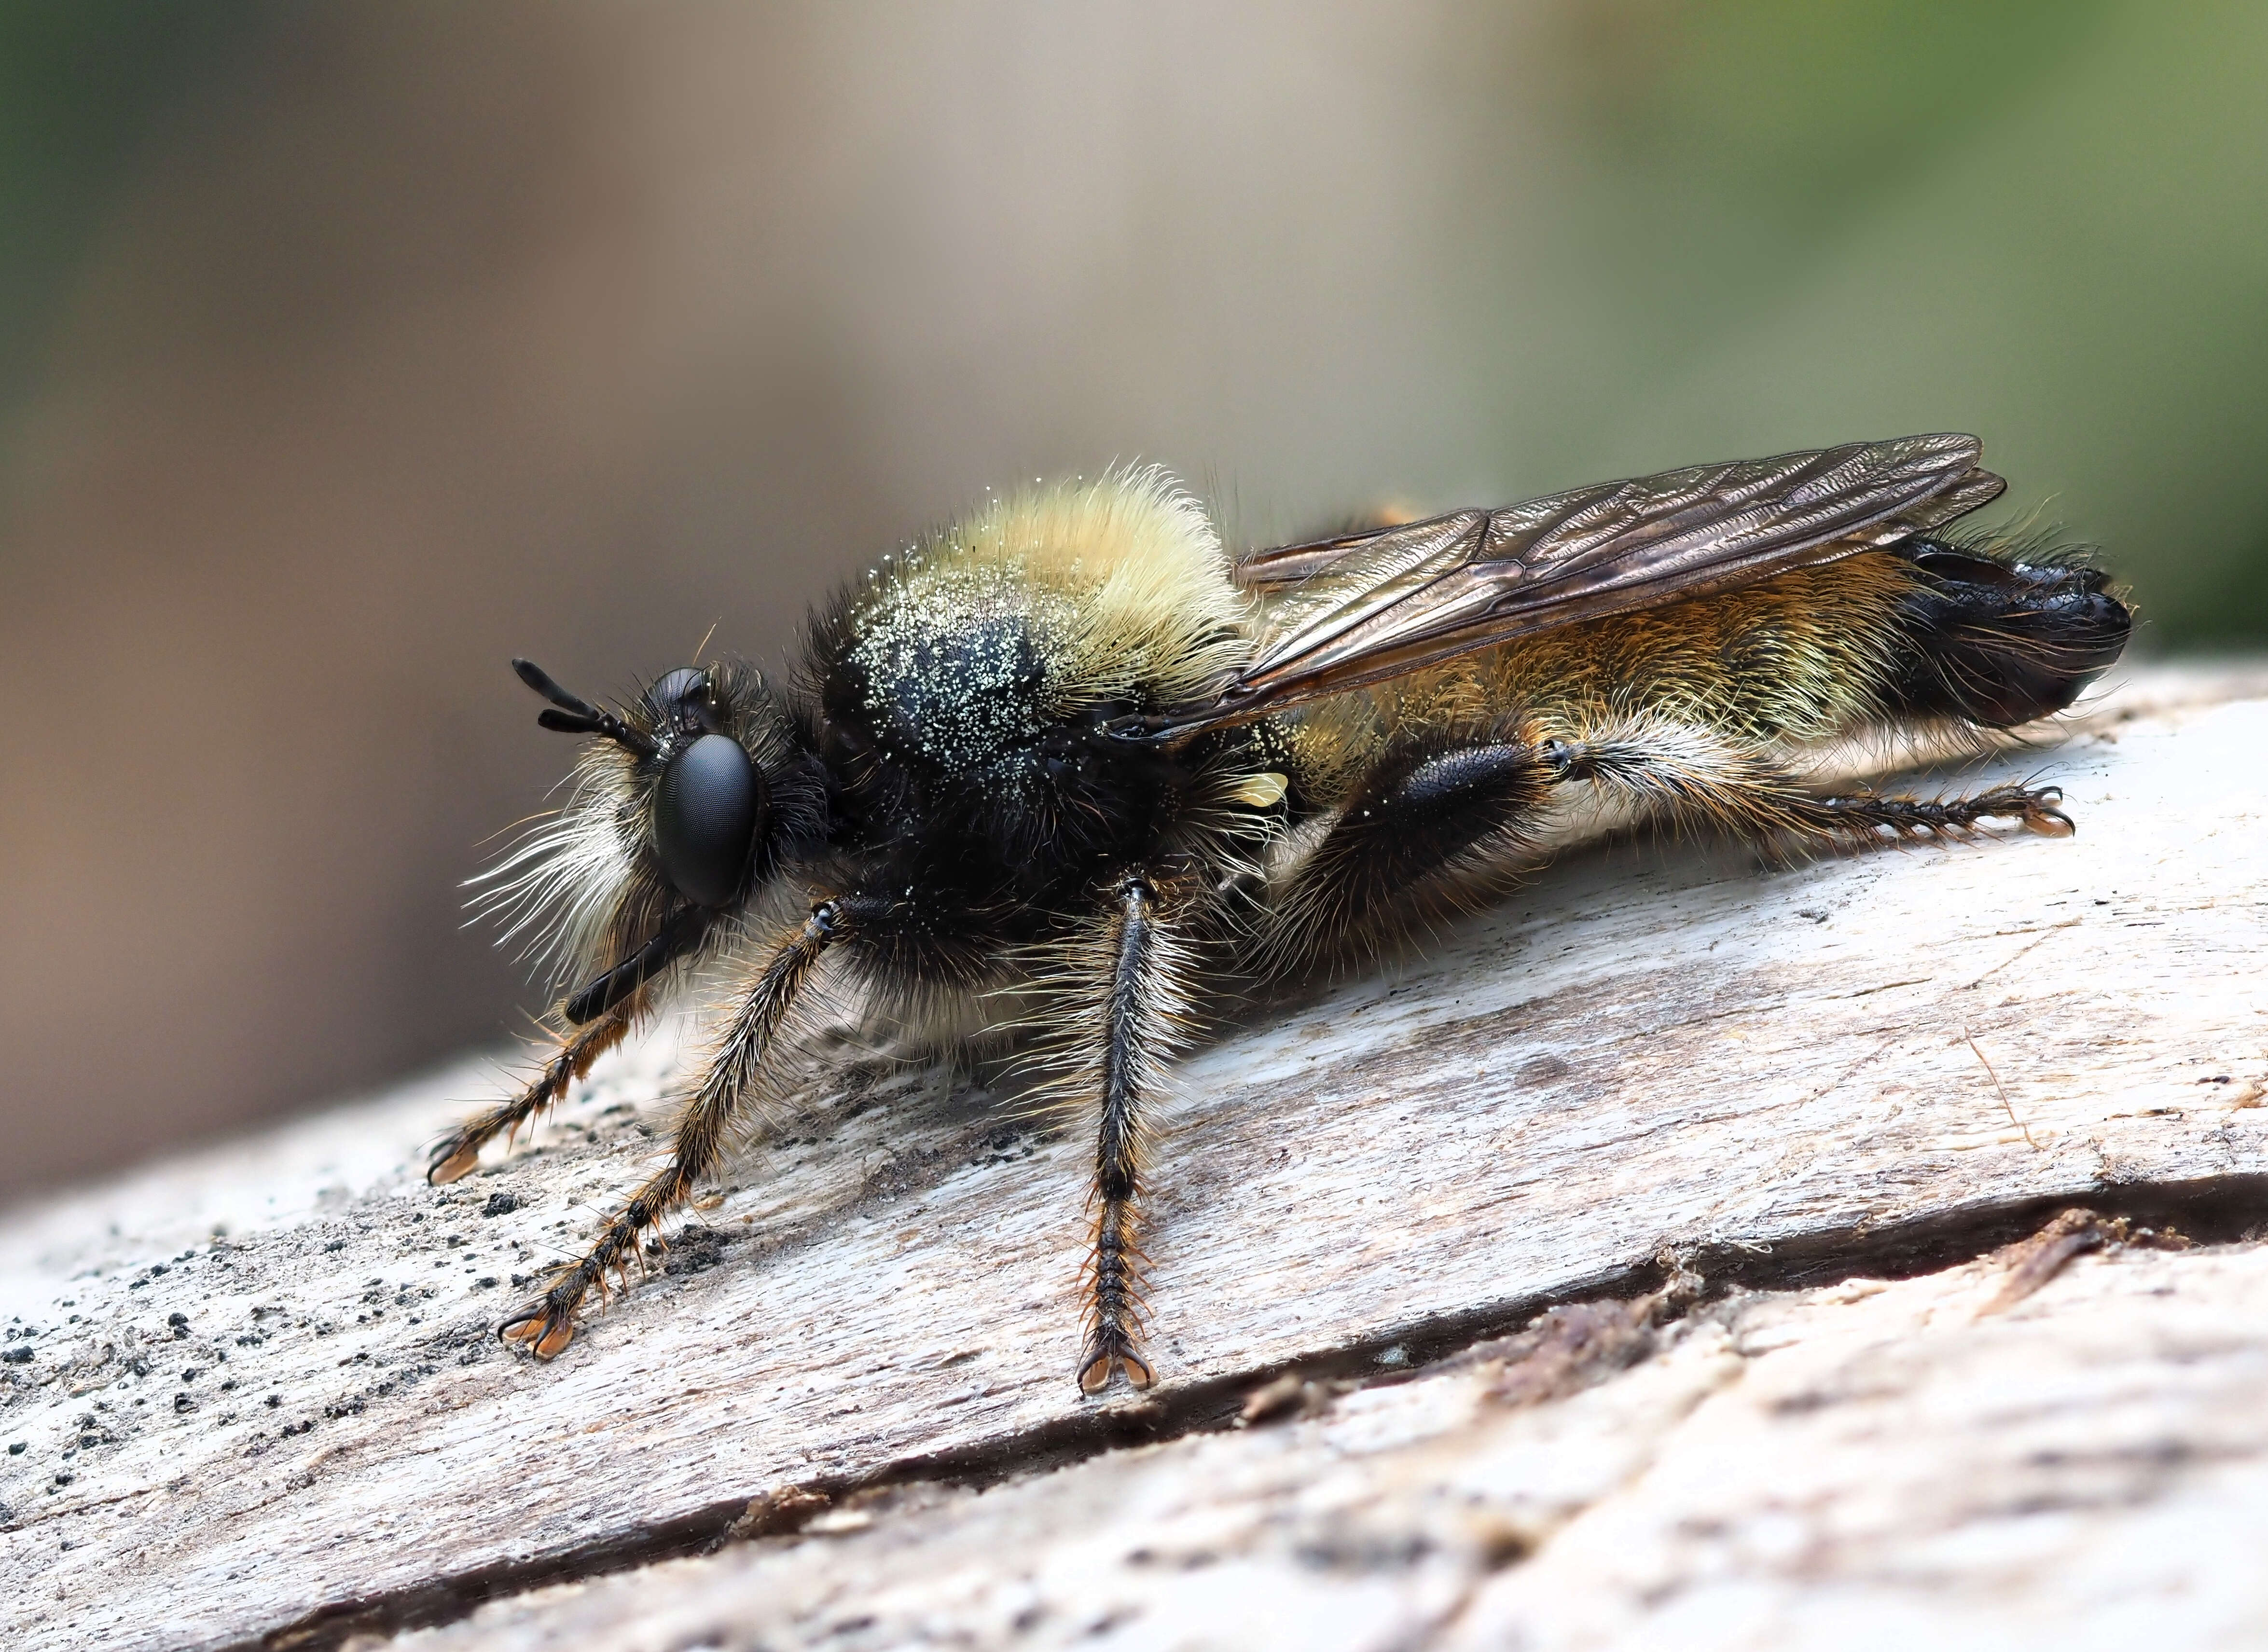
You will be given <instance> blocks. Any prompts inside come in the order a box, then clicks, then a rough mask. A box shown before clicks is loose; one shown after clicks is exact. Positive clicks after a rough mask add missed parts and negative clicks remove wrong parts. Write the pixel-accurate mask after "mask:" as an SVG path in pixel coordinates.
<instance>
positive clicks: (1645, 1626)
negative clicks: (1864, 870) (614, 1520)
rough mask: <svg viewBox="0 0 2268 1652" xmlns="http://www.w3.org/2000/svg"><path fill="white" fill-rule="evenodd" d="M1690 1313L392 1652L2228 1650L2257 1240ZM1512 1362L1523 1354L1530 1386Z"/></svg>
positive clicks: (652, 1574)
mask: <svg viewBox="0 0 2268 1652" xmlns="http://www.w3.org/2000/svg"><path fill="white" fill-rule="evenodd" d="M1998 1274H1999V1270H1998V1269H1997V1268H1996V1267H1993V1266H1992V1265H1991V1264H1989V1263H1973V1264H1970V1265H1968V1266H1965V1267H1959V1268H1955V1269H1952V1270H1948V1271H1946V1272H1942V1273H1940V1274H1932V1275H1929V1276H1926V1277H1924V1278H1919V1279H1914V1280H1908V1281H1900V1282H1896V1283H1891V1282H1886V1281H1873V1280H1852V1281H1846V1282H1845V1283H1843V1284H1839V1285H1835V1286H1830V1287H1825V1288H1823V1289H1815V1290H1810V1291H1804V1292H1795V1293H1765V1294H1760V1295H1756V1296H1735V1297H1734V1298H1731V1299H1729V1300H1727V1301H1723V1302H1720V1303H1715V1304H1712V1306H1711V1307H1709V1308H1707V1309H1705V1310H1704V1311H1701V1312H1699V1313H1697V1314H1695V1315H1693V1316H1692V1317H1690V1318H1687V1319H1685V1320H1683V1321H1682V1322H1680V1323H1678V1324H1676V1325H1673V1326H1671V1327H1669V1328H1668V1330H1667V1331H1666V1332H1665V1333H1662V1334H1661V1335H1660V1336H1659V1337H1658V1338H1657V1339H1655V1340H1654V1343H1653V1346H1652V1347H1650V1348H1648V1349H1647V1350H1646V1357H1644V1358H1643V1359H1642V1360H1641V1361H1640V1362H1638V1363H1636V1364H1634V1365H1633V1366H1631V1368H1630V1369H1624V1370H1620V1371H1609V1372H1608V1373H1605V1374H1603V1375H1602V1380H1598V1381H1597V1382H1596V1383H1595V1385H1592V1386H1588V1387H1586V1388H1582V1389H1580V1390H1579V1391H1577V1392H1575V1393H1573V1394H1572V1395H1569V1396H1566V1397H1564V1398H1560V1399H1556V1400H1553V1401H1551V1402H1550V1403H1546V1404H1521V1403H1519V1402H1520V1398H1521V1393H1520V1387H1519V1378H1520V1377H1521V1370H1522V1365H1521V1363H1520V1362H1505V1361H1502V1360H1499V1359H1493V1358H1490V1357H1486V1356H1487V1355H1488V1354H1489V1353H1490V1352H1491V1350H1488V1349H1485V1348H1484V1349H1480V1350H1476V1354H1478V1355H1481V1356H1482V1357H1479V1358H1475V1359H1472V1360H1469V1361H1466V1362H1458V1363H1457V1364H1456V1365H1454V1366H1453V1367H1451V1368H1449V1369H1444V1370H1443V1371H1441V1372H1440V1374H1438V1375H1429V1376H1426V1377H1420V1378H1418V1380H1415V1381H1412V1382H1410V1383H1408V1384H1403V1385H1399V1386H1394V1387H1380V1388H1372V1389H1369V1390H1367V1391H1360V1392H1356V1393H1351V1394H1348V1395H1345V1396H1343V1397H1336V1398H1330V1397H1317V1398H1313V1399H1310V1401H1309V1406H1308V1409H1309V1412H1310V1414H1308V1415H1306V1416H1295V1417H1290V1418H1286V1419H1285V1420H1283V1421H1280V1422H1278V1423H1276V1424H1275V1425H1273V1426H1263V1427H1259V1428H1254V1429H1252V1430H1250V1431H1248V1432H1236V1433H1225V1434H1211V1435H1196V1436H1191V1437H1189V1438H1184V1439H1180V1440H1175V1441H1173V1442H1171V1443H1167V1444H1163V1445H1159V1446H1153V1447H1149V1448H1146V1449H1138V1450H1123V1451H1116V1452H1112V1453H1109V1454H1108V1455H1106V1456H1102V1457H1096V1458H1094V1460H1092V1461H1088V1462H1085V1463H1081V1464H1079V1465H1076V1466H1074V1467H1071V1468H1069V1469H1066V1470H1064V1471H1063V1472H1057V1473H1053V1474H1046V1475H1035V1476H1030V1477H1027V1478H1023V1479H1018V1480H1016V1481H1013V1482H1012V1483H1010V1484H1008V1485H1005V1486H1002V1487H997V1488H995V1489H992V1490H990V1491H986V1492H983V1493H982V1494H978V1493H974V1492H969V1491H964V1490H941V1489H939V1488H936V1487H904V1488H895V1489H893V1490H890V1491H887V1492H883V1493H879V1494H874V1495H872V1496H869V1497H865V1498H858V1499H852V1500H851V1501H848V1502H846V1503H845V1504H843V1505H842V1506H839V1507H836V1508H833V1509H828V1511H827V1512H826V1513H824V1514H822V1515H821V1516H819V1517H818V1518H816V1519H815V1520H814V1521H813V1522H812V1523H811V1524H810V1525H809V1526H807V1527H806V1531H805V1534H804V1535H803V1536H802V1537H801V1538H799V1539H798V1540H795V1541H792V1542H770V1543H757V1544H746V1545H738V1546H733V1547H731V1548H727V1549H725V1550H724V1551H723V1552H721V1553H718V1554H717V1555H715V1556H712V1557H704V1558H702V1559H698V1560H680V1561H674V1562H667V1563H664V1564H662V1565H659V1566H657V1567H654V1568H648V1569H646V1570H644V1571H641V1572H637V1573H632V1574H629V1575H623V1576H620V1577H612V1578H606V1579H601V1580H599V1581H596V1582H577V1583H572V1584H568V1585H563V1586H557V1587H553V1588H549V1589H546V1590H539V1591H536V1592H534V1593H532V1594H529V1595H527V1596H523V1597H519V1598H516V1599H512V1600H508V1601H502V1602H497V1603H495V1604H490V1605H487V1606H484V1607H482V1608H481V1609H479V1610H478V1611H476V1612H474V1613H473V1614H472V1615H471V1616H470V1617H469V1618H468V1619H466V1620H464V1621H462V1622H460V1623H457V1624H453V1625H451V1626H447V1627H446V1628H441V1629H437V1630H432V1631H429V1632H426V1633H423V1634H409V1635H406V1636H404V1637H402V1638H401V1640H400V1641H398V1642H397V1643H396V1644H397V1645H398V1646H399V1647H400V1648H401V1652H469V1649H470V1648H483V1649H491V1652H566V1649H568V1648H588V1647H608V1648H624V1649H634V1652H663V1649H664V1648H685V1647H702V1648H712V1647H713V1648H718V1652H728V1649H729V1652H750V1649H752V1648H759V1647H765V1648H781V1647H810V1646H823V1647H828V1648H842V1649H843V1652H864V1649H865V1648H884V1647H906V1646H987V1647H990V1646H1011V1647H1017V1648H1051V1647H1070V1646H1078V1647H1094V1648H1112V1649H1116V1648H1124V1649H1126V1652H1133V1649H1134V1648H1145V1649H1146V1648H1160V1647H1208V1648H1211V1647H1218V1648H1245V1649H1248V1652H1265V1649H1272V1648H1282V1649H1283V1652H1307V1649H1308V1648H1318V1647H1333V1648H1381V1649H1383V1648H1408V1647H1419V1646H1425V1647H1434V1648H1443V1649H1444V1652H1451V1649H1454V1652H1464V1649H1465V1648H1474V1649H1476V1652H1477V1649H1478V1648H1501V1647H1506V1646H1514V1647H1522V1648H1539V1649H1541V1648H1555V1649H1556V1648H1568V1649H1571V1652H1572V1648H1592V1647H1630V1648H1638V1647H1644V1648H1665V1647H1667V1648H1679V1652H1714V1649H1716V1648H1725V1649H1727V1652H1730V1649H1731V1648H1786V1647H1799V1646H1800V1647H1834V1648H1898V1649H1899V1652H1904V1649H1906V1648H1914V1647H1933V1648H1934V1647H1954V1648H1967V1647H1974V1648H1996V1649H1998V1648H2010V1647H2055V1648H2089V1647H2104V1648H2110V1647H2135V1646H2150V1647H2185V1648H2187V1647H2206V1646H2225V1647H2229V1648H2238V1647H2250V1646H2257V1645H2258V1644H2259V1640H2260V1633H2261V1630H2262V1628H2263V1626H2268V1568H2264V1567H2262V1566H2261V1565H2260V1562H2259V1555H2258V1553H2257V1547H2258V1546H2257V1534H2258V1532H2259V1531H2261V1529H2262V1523H2263V1522H2264V1520H2268V1413H2264V1410H2263V1407H2262V1406H2261V1405H2260V1403H2259V1398H2260V1393H2261V1390H2262V1384H2263V1383H2264V1382H2268V1248H2264V1247H2262V1246H2259V1245H2247V1246H2242V1247H2239V1248H2232V1249H2230V1250H2228V1251H2222V1252H2194V1253H2191V1254H2188V1255H2178V1256H2169V1255H2163V1254H2147V1253H2138V1252H2126V1253H2122V1254H2117V1255H2113V1256H2108V1257H2103V1258H2100V1259H2096V1258H2088V1259H2083V1260H2081V1261H2079V1262H2076V1263H2074V1264H2073V1265H2072V1266H2071V1267H2069V1268H2068V1269H2067V1270H2066V1272H2065V1273H2064V1274H2063V1275H2062V1277H2061V1278H2059V1279H2058V1280H2057V1281H2054V1282H2053V1283H2052V1284H2051V1285H2049V1286H2048V1287H2047V1288H2046V1289H2043V1291H2041V1292H2040V1293H2039V1294H2037V1295H2036V1296H2033V1297H2032V1298H2031V1299H2029V1301H2028V1302H2026V1303H2024V1304H2023V1305H2022V1306H2021V1308H2019V1309H2017V1310H2015V1311H2011V1312H2009V1313H2007V1314H2005V1315H1998V1316H1992V1317H1987V1318H1979V1317H1978V1311H1979V1309H1980V1308H1981V1307H1982V1306H1983V1305H1984V1304H1985V1303H1988V1302H1989V1301H1990V1300H1991V1298H1992V1295H1993V1293H1994V1290H1995V1289H1997V1285H1998ZM1533 1358H1534V1356H1533V1355H1531V1356H1530V1361H1531V1362H1532V1360H1533Z"/></svg>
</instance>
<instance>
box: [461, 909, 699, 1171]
mask: <svg viewBox="0 0 2268 1652" xmlns="http://www.w3.org/2000/svg"><path fill="white" fill-rule="evenodd" d="M707 929H708V923H707V921H706V920H705V919H704V918H703V916H702V914H700V913H699V912H698V911H697V910H696V909H693V908H691V907H688V908H685V909H683V910H681V911H680V912H678V913H677V914H674V916H672V917H671V918H670V919H669V920H668V921H666V922H665V923H663V925H662V926H661V928H660V929H659V930H658V931H657V932H656V933H655V935H654V936H653V938H652V940H650V941H648V942H647V943H645V944H644V946H642V947H640V948H639V949H638V950H637V951H635V952H633V953H631V954H630V956H629V957H628V958H623V959H622V961H621V962H620V963H618V964H616V965H615V966H614V967H613V968H612V969H610V970H608V971H607V973H605V974H603V975H601V976H600V977H599V978H598V979H597V980H593V981H591V982H589V983H588V984H586V985H585V986H584V987H583V988H581V989H579V990H578V992H576V993H575V995H573V996H572V997H571V998H569V999H568V1000H567V1002H566V1003H565V1005H564V1006H563V1008H562V1010H561V1013H562V1014H563V1016H564V1017H565V1018H566V1019H567V1020H568V1021H570V1022H574V1023H578V1026H577V1027H576V1030H575V1031H574V1032H571V1033H570V1034H569V1035H568V1036H567V1037H566V1038H565V1039H563V1040H562V1041H561V1042H560V1046H559V1052H558V1054H556V1055H554V1056H553V1057H552V1058H551V1059H550V1060H549V1061H546V1062H544V1064H543V1066H542V1067H541V1068H540V1069H539V1070H538V1071H537V1073H536V1075H535V1077H534V1080H533V1081H532V1082H531V1083H529V1084H528V1085H527V1088H525V1089H524V1090H521V1091H520V1092H519V1094H518V1095H517V1096H514V1097H512V1098H510V1099H509V1100H506V1101H501V1102H498V1103H497V1105H495V1106H493V1107H491V1108H490V1109H489V1110H488V1111H487V1112H482V1113H479V1114H476V1115H475V1116H474V1117H473V1118H470V1119H468V1120H466V1121H465V1122H464V1123H463V1124H462V1125H460V1126H459V1127H458V1128H457V1129H456V1130H455V1131H453V1133H452V1134H449V1135H448V1136H446V1137H445V1138H444V1139H443V1140H442V1141H441V1142H439V1143H438V1145H437V1146H436V1147H435V1148H434V1149H433V1154H432V1156H431V1158H430V1159H429V1160H428V1161H427V1162H426V1165H425V1179H426V1180H427V1181H429V1182H431V1184H432V1185H433V1186H436V1187H441V1186H446V1185H447V1184H449V1183H450V1182H453V1181H455V1180H456V1179H457V1178H459V1177H460V1176H463V1175H465V1174H466V1173H467V1172H468V1171H471V1170H472V1168H473V1167H474V1166H475V1164H479V1163H480V1160H481V1149H482V1148H483V1147H485V1146H487V1145H488V1143H489V1142H491V1141H493V1140H494V1139H495V1138H496V1137H497V1136H499V1135H503V1134H508V1133H512V1132H517V1131H518V1130H519V1127H520V1126H521V1125H523V1124H525V1123H527V1121H528V1120H530V1119H532V1118H534V1116H535V1115H536V1114H537V1113H539V1112H542V1111H543V1109H544V1108H546V1107H549V1106H550V1105H552V1104H553V1103H554V1102H556V1101H558V1100H560V1099H561V1098H563V1097H564V1096H565V1095H566V1094H567V1086H568V1085H570V1084H571V1083H574V1082H575V1081H576V1080H577V1079H578V1078H580V1077H582V1076H583V1075H584V1074H585V1073H587V1072H589V1071H590V1070H591V1063H592V1062H593V1061H597V1060H598V1059H599V1058H600V1056H601V1055H604V1054H606V1053H607V1052H608V1050H611V1049H613V1048H614V1047H615V1046H616V1045H617V1044H620V1043H621V1042H622V1038H623V1035H624V1034H626V1033H627V1032H630V1028H631V1027H632V1026H633V1025H635V1024H637V1017H638V1016H639V1015H640V1014H641V1013H642V1012H643V1011H644V1009H645V1006H646V1003H647V997H648V988H651V987H652V985H653V983H654V982H655V980H658V979H659V977H660V976H661V974H662V973H663V972H664V971H666V970H667V969H668V968H669V967H670V966H672V965H673V964H674V963H676V962H677V961H678V960H679V959H680V958H683V957H684V956H685V955H686V954H687V953H689V952H690V951H693V950H694V949H695V948H696V946H698V945H699V944H700V943H701V941H702V938H703V936H704V935H705V934H706V933H707Z"/></svg>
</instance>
